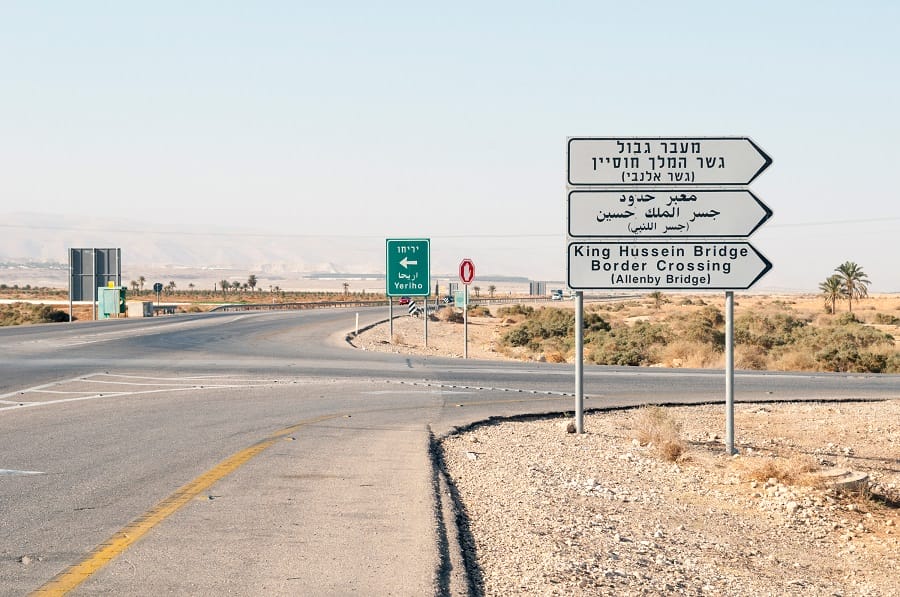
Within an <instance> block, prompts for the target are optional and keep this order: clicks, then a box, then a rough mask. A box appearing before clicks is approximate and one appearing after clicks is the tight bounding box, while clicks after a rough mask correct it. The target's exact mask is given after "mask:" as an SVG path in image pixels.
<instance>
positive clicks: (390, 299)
mask: <svg viewBox="0 0 900 597" xmlns="http://www.w3.org/2000/svg"><path fill="white" fill-rule="evenodd" d="M388 321H389V322H390V323H389V324H388V342H390V343H391V344H393V343H394V297H392V296H389V297H388Z"/></svg>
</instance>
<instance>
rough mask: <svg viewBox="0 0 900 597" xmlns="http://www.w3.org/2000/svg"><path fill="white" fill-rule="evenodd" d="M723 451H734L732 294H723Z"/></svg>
mask: <svg viewBox="0 0 900 597" xmlns="http://www.w3.org/2000/svg"><path fill="white" fill-rule="evenodd" d="M725 449H726V450H727V451H728V455H729V456H730V455H732V454H735V451H734V292H733V291H731V290H729V291H728V292H726V293H725Z"/></svg>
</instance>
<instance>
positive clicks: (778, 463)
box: [735, 456, 821, 486]
mask: <svg viewBox="0 0 900 597" xmlns="http://www.w3.org/2000/svg"><path fill="white" fill-rule="evenodd" d="M735 462H736V463H737V466H738V469H739V470H740V474H741V476H742V477H743V478H744V479H747V480H748V481H760V482H766V481H768V480H769V479H775V480H776V481H778V482H779V483H781V484H783V485H808V486H814V485H820V484H821V479H820V478H819V477H817V476H816V475H814V474H813V473H814V472H815V471H817V470H819V467H818V465H816V463H815V461H814V460H812V459H811V458H809V457H807V456H789V457H785V458H779V457H765V458H742V459H739V460H736V461H735Z"/></svg>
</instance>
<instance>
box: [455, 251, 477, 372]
mask: <svg viewBox="0 0 900 597" xmlns="http://www.w3.org/2000/svg"><path fill="white" fill-rule="evenodd" d="M474 279H475V262H474V261H472V260H471V259H469V258H468V257H467V258H465V259H463V260H462V261H460V262H459V281H460V282H462V283H463V286H465V288H466V296H465V306H464V307H463V358H464V359H468V358H469V284H471V283H472V280H474Z"/></svg>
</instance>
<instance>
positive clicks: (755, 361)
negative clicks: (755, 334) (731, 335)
mask: <svg viewBox="0 0 900 597" xmlns="http://www.w3.org/2000/svg"><path fill="white" fill-rule="evenodd" d="M734 366H735V368H737V369H754V370H756V371H765V370H766V369H767V368H768V356H767V355H766V352H765V351H764V350H763V349H762V348H760V347H759V346H736V347H735V349H734Z"/></svg>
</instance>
